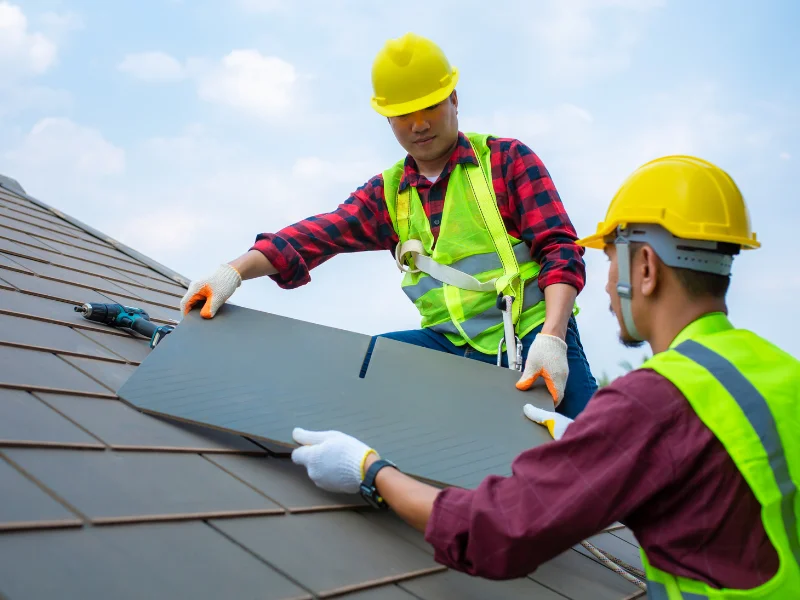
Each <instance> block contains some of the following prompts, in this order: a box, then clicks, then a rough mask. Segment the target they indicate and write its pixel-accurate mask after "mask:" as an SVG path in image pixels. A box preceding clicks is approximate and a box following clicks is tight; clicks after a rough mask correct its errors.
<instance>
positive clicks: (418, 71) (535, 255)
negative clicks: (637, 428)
mask: <svg viewBox="0 0 800 600" xmlns="http://www.w3.org/2000/svg"><path fill="white" fill-rule="evenodd" d="M458 78H459V73H458V70H457V69H455V68H453V67H451V65H450V63H449V62H448V60H447V58H446V57H445V55H444V53H443V52H442V51H441V49H440V48H439V47H438V46H436V44H434V43H433V42H431V41H430V40H427V39H425V38H422V37H420V36H417V35H414V34H407V35H405V36H403V37H401V38H399V39H395V40H390V41H389V42H388V43H387V44H386V45H385V46H384V48H383V49H382V50H381V51H380V52H379V54H378V56H377V57H376V59H375V61H374V64H373V69H372V83H373V91H374V95H373V98H372V107H373V108H374V109H375V110H376V111H377V112H378V113H379V114H380V115H382V116H385V117H386V118H387V120H388V122H389V124H390V126H391V129H392V132H393V133H394V135H395V137H396V139H397V141H398V142H399V143H400V145H401V146H402V147H403V148H404V149H405V150H406V152H407V153H408V154H407V156H406V157H405V159H403V160H400V161H398V162H397V163H396V164H394V165H392V166H391V167H390V168H388V169H386V170H385V171H383V172H382V173H380V174H378V175H376V176H374V177H373V178H372V179H370V180H369V181H367V182H366V183H365V184H364V185H363V186H361V187H359V188H358V189H357V190H356V191H354V192H353V193H352V194H351V195H350V197H349V198H348V199H347V201H346V202H344V203H343V204H341V205H340V206H339V207H338V208H337V209H336V210H334V211H333V212H330V213H327V214H321V215H316V216H313V217H310V218H307V219H305V220H303V221H300V222H299V223H295V224H294V225H291V226H288V227H286V228H284V229H282V230H281V231H278V232H277V233H263V234H260V235H258V236H257V238H256V242H255V244H254V245H253V247H252V248H251V249H250V250H249V251H248V252H247V253H245V254H244V255H242V256H240V257H239V258H237V259H236V260H233V261H231V262H230V263H228V264H224V265H221V266H220V267H219V268H218V269H217V270H216V271H215V272H214V273H212V274H211V275H209V276H207V277H203V278H201V279H198V280H196V281H193V282H192V284H191V285H190V287H189V290H188V291H187V293H186V295H185V296H184V298H183V300H182V302H181V310H182V311H183V313H184V314H186V312H188V311H189V310H191V309H192V308H193V307H194V306H196V305H200V306H201V310H200V314H201V315H202V316H203V317H205V318H213V317H214V315H215V314H216V312H217V310H218V309H219V308H220V307H221V306H222V305H223V304H224V303H225V302H226V301H227V300H228V298H230V296H231V295H232V294H233V293H234V291H235V290H236V289H237V288H238V287H239V286H240V285H241V283H242V280H244V279H252V278H255V277H261V276H269V277H271V278H272V279H273V280H274V281H275V282H276V283H277V284H278V285H279V286H281V287H283V288H296V287H298V286H301V285H304V284H306V283H308V282H309V281H310V276H309V272H310V270H311V269H313V268H314V267H316V266H318V265H320V264H322V263H323V262H324V261H326V260H329V259H330V258H332V257H333V256H334V255H336V254H339V253H342V252H363V251H369V250H389V251H392V252H393V253H394V256H395V262H396V264H397V267H398V268H399V269H400V271H402V272H403V279H402V283H401V287H402V290H403V292H404V293H405V294H406V296H407V297H408V298H409V299H410V300H411V301H412V302H413V303H414V305H415V307H416V308H417V309H418V311H419V313H420V316H421V327H420V329H414V330H409V331H395V332H391V333H385V334H383V335H382V336H378V337H387V338H391V339H394V340H398V341H401V342H407V343H411V344H416V345H418V346H424V347H427V348H432V349H435V350H439V351H443V352H448V353H451V354H455V355H458V356H463V357H467V358H471V359H476V360H480V361H483V362H487V363H492V364H499V365H501V366H505V367H509V368H512V369H516V370H518V371H522V373H521V374H520V377H519V380H518V382H517V387H518V388H520V389H522V390H526V389H529V388H530V387H531V386H532V385H533V383H534V382H535V381H536V380H537V379H538V378H540V377H541V379H542V380H543V381H544V383H545V385H546V386H547V389H548V390H549V392H550V394H551V395H552V397H553V402H554V406H555V407H556V410H557V411H558V412H559V413H560V414H564V415H566V416H568V417H575V416H577V415H578V413H580V411H581V410H583V408H584V407H585V406H586V403H587V402H588V401H589V398H590V397H591V395H592V394H593V393H594V391H595V390H596V389H597V383H596V382H595V379H594V377H593V376H592V373H591V370H590V367H589V363H588V360H587V359H586V355H585V353H584V350H583V347H582V345H581V340H580V336H579V334H578V327H577V324H576V322H575V318H574V316H575V314H577V311H578V308H577V304H576V302H575V300H576V297H577V295H578V293H579V292H580V291H581V290H582V289H583V286H584V283H585V265H584V262H583V252H584V249H583V248H582V247H580V246H578V245H577V244H576V243H575V240H576V239H577V234H576V232H575V229H574V227H573V226H572V223H571V222H570V219H569V217H568V216H567V213H566V210H565V209H564V205H563V203H562V202H561V199H560V197H559V195H558V192H557V191H556V188H555V186H554V184H553V181H552V179H551V178H550V175H549V173H548V172H547V169H546V168H545V166H544V164H543V163H542V161H541V160H540V159H539V157H538V156H537V155H536V154H535V153H534V152H533V151H532V150H531V149H530V148H528V147H527V146H526V145H525V144H523V143H522V142H520V141H519V140H516V139H509V138H498V137H494V136H489V135H480V134H464V133H462V132H460V131H459V128H458V95H457V93H456V91H455V86H456V83H457V82H458ZM374 343H375V338H373V339H372V344H371V345H370V348H369V351H368V353H367V357H366V359H365V362H364V368H366V366H367V363H368V361H369V359H370V356H371V353H372V350H373V346H374ZM523 367H524V369H523Z"/></svg>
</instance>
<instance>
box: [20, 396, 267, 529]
mask: <svg viewBox="0 0 800 600" xmlns="http://www.w3.org/2000/svg"><path fill="white" fill-rule="evenodd" d="M98 402H99V401H98ZM5 453H6V455H7V456H8V457H9V458H11V460H13V461H14V462H15V463H16V464H17V465H19V466H20V467H21V468H23V469H25V471H27V472H28V473H31V474H32V475H33V476H34V477H36V478H37V479H38V480H39V481H41V482H42V483H43V484H44V485H46V486H47V487H49V488H50V489H52V490H53V491H54V492H55V493H56V494H58V495H59V496H60V497H62V498H64V499H65V500H66V501H67V502H69V503H70V504H71V505H73V506H75V507H76V508H77V509H78V510H80V511H81V512H82V513H83V514H85V515H86V516H87V517H88V518H89V519H91V520H92V521H93V522H124V521H148V520H162V519H180V518H201V517H204V516H223V515H224V514H226V513H227V514H246V513H256V512H261V513H267V512H282V510H281V509H280V507H278V506H277V505H276V504H275V503H273V502H270V501H269V500H268V499H267V498H265V497H264V496H263V495H261V494H258V493H257V492H255V491H253V490H252V489H251V488H249V487H248V486H246V485H244V484H243V483H241V482H239V481H237V480H236V479H235V478H233V477H231V476H230V475H228V474H227V473H225V471H223V470H222V469H220V468H218V467H216V466H215V465H213V464H212V463H210V462H209V461H207V460H205V459H204V458H202V457H201V456H197V455H196V454H176V453H161V452H112V451H105V452H96V451H89V450H47V449H29V448H25V449H9V450H6V451H5Z"/></svg>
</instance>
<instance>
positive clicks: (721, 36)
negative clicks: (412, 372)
mask: <svg viewBox="0 0 800 600" xmlns="http://www.w3.org/2000/svg"><path fill="white" fill-rule="evenodd" d="M379 4H380V6H379ZM798 22H800V3H797V2H794V1H793V0H784V1H778V0H764V1H763V2H757V3H756V2H751V1H748V2H745V1H743V0H704V1H703V2H697V1H696V0H695V1H692V0H684V1H678V0H527V1H525V0H506V1H505V2H502V3H491V2H474V1H471V0H460V1H459V2H455V1H450V0H441V1H437V2H435V3H434V2H430V1H429V0H427V1H422V0H405V1H404V2H403V3H402V4H398V3H376V2H369V1H367V0H363V1H355V0H324V1H323V0H161V1H156V0H137V2H97V1H96V0H83V1H81V0H39V1H33V0H32V1H21V0H0V173H2V174H3V175H7V176H10V177H13V178H15V179H17V180H18V181H19V182H20V183H21V184H22V186H23V187H24V188H25V190H26V191H27V192H28V193H29V194H31V195H32V196H34V197H36V198H39V199H41V200H42V201H44V202H46V203H47V204H49V205H51V206H54V207H56V208H58V209H60V210H62V211H63V212H65V213H67V214H70V215H72V216H73V217H75V218H77V219H80V220H81V221H83V222H85V223H87V224H88V225H91V226H93V227H95V228H97V229H100V230H102V231H103V232H105V233H107V234H108V235H110V236H112V237H114V238H115V239H117V240H119V241H121V242H123V243H125V244H127V245H129V246H131V247H133V248H135V249H136V250H138V251H140V252H142V253H144V254H147V255H149V256H150V257H152V258H154V259H155V260H157V261H159V262H161V263H163V264H165V265H167V266H169V267H170V268H172V269H174V270H175V271H177V272H179V273H181V274H182V275H184V276H186V277H188V278H190V279H194V278H199V277H202V276H204V275H207V274H210V273H211V272H213V271H214V270H215V269H216V268H217V266H218V265H219V264H221V263H224V262H228V261H230V260H232V259H234V258H236V257H237V256H239V255H240V254H242V253H244V252H246V251H247V250H248V249H249V248H250V246H251V245H252V243H253V241H254V240H255V236H256V235H257V234H259V233H261V232H274V231H277V230H279V229H280V228H282V227H284V226H286V225H289V224H291V223H293V222H295V221H297V220H300V219H302V218H304V217H307V216H310V215H314V214H319V213H323V212H328V211H331V210H333V209H335V208H336V206H338V205H339V204H340V203H341V202H344V201H345V200H346V199H347V197H348V195H349V194H350V193H351V192H352V191H353V190H355V189H356V188H357V187H358V186H360V185H361V184H362V183H364V182H365V181H367V180H368V179H369V178H370V177H372V176H373V175H375V174H376V173H378V172H380V171H382V170H383V169H385V168H386V167H388V166H390V165H391V164H393V163H394V162H395V161H397V160H398V159H400V158H402V157H403V156H404V152H403V150H402V149H401V148H400V146H399V145H398V144H397V142H396V140H395V139H394V137H393V135H392V133H391V130H390V128H389V126H388V124H387V123H386V120H385V119H383V118H382V117H380V116H379V115H378V114H377V113H375V112H374V111H373V110H372V109H371V107H370V105H369V99H370V96H371V82H370V69H371V64H372V61H373V58H374V56H375V54H376V53H377V52H378V51H379V50H380V48H381V46H382V45H383V44H384V42H385V41H386V40H388V39H390V38H394V37H398V36H401V35H403V34H404V33H406V32H408V31H413V32H415V33H418V34H420V35H423V36H426V37H430V38H431V39H433V40H434V41H435V42H436V43H437V44H439V45H440V46H441V47H442V49H443V50H444V51H445V53H446V54H447V56H448V58H449V60H450V62H451V63H452V64H453V65H454V66H457V67H458V68H459V71H460V73H461V75H460V77H461V79H460V82H459V85H458V88H457V89H458V93H459V119H460V121H459V126H460V129H461V130H462V131H479V132H483V133H491V134H494V135H498V136H503V137H513V138H517V139H519V140H521V141H522V142H523V143H525V144H526V145H528V146H529V147H530V148H532V149H533V151H534V152H536V154H537V155H538V156H539V157H540V158H541V160H542V161H543V162H544V164H545V165H546V167H547V169H548V170H549V172H550V175H551V176H552V178H553V181H554V183H555V185H556V187H557V189H558V191H559V194H560V195H561V198H562V200H563V202H564V205H565V207H566V209H567V211H568V213H569V216H570V218H571V220H572V222H573V224H574V225H575V227H576V229H577V231H578V234H579V235H586V234H588V233H591V232H593V231H594V228H595V226H596V224H597V222H598V221H600V220H602V218H603V216H604V214H605V211H606V208H607V206H608V203H609V201H610V199H611V197H612V196H613V195H614V193H615V191H616V190H617V188H618V187H619V186H620V185H621V183H622V182H623V181H624V179H625V177H626V176H627V175H629V174H630V173H631V172H632V171H633V170H634V169H635V168H636V167H638V166H639V165H641V164H642V163H644V162H646V161H648V160H651V159H653V158H656V157H658V156H662V155H667V154H693V155H696V156H700V157H702V158H705V159H707V160H710V161H712V162H714V163H716V164H717V165H719V166H720V167H722V168H724V169H725V170H727V171H728V172H729V173H730V174H731V175H732V176H733V178H734V180H735V181H736V182H737V184H738V185H739V187H740V189H741V190H742V192H743V194H744V196H745V199H746V201H747V202H748V206H749V209H750V216H751V219H752V224H753V228H754V230H755V231H756V232H757V235H758V238H759V240H761V242H762V244H763V246H762V248H761V249H759V250H756V251H748V252H746V253H744V254H742V255H740V256H739V257H737V258H736V259H735V261H734V268H733V281H732V285H731V290H730V293H729V302H728V305H729V308H730V314H731V318H732V320H733V321H734V323H735V324H736V325H737V326H739V327H743V328H747V329H751V330H753V331H756V332H758V333H759V334H760V335H762V336H764V337H766V338H767V339H768V340H770V341H772V342H774V343H776V344H778V345H779V346H781V347H782V348H784V349H785V350H786V351H788V352H790V353H791V354H793V355H794V356H800V326H798V325H797V317H796V315H794V314H793V308H794V307H796V306H797V305H798V301H797V298H798V296H800V271H798V269H797V268H796V266H795V265H796V259H795V257H794V256H793V253H794V251H795V248H796V244H795V240H796V239H797V235H798V232H799V231H800V207H799V206H798V201H797V186H796V185H795V181H794V178H793V176H794V175H796V174H797V173H798V166H797V165H798V162H800V137H799V136H800V119H799V118H798V117H799V114H798V113H800V102H798V98H800V39H798V38H797V36H796V35H795V32H796V26H797V23H798ZM585 259H586V265H587V284H586V287H585V289H584V290H583V292H582V293H581V294H580V295H579V296H578V305H579V307H580V309H581V312H580V314H579V315H578V324H579V329H580V332H581V338H582V342H583V345H584V348H585V350H586V352H587V355H588V358H589V362H590V364H591V366H592V369H593V372H594V373H595V375H596V376H600V375H602V374H603V373H606V374H607V375H609V376H612V377H613V376H615V375H618V374H619V373H621V372H622V369H621V367H620V362H622V361H630V362H632V363H634V364H638V363H639V362H641V360H642V358H643V356H644V355H645V354H646V352H647V349H646V348H640V349H635V350H629V349H624V348H622V347H621V346H620V345H619V343H618V341H617V332H618V326H617V323H616V320H615V318H614V317H613V316H612V315H611V314H610V313H609V311H608V298H607V296H606V294H605V291H604V288H605V283H606V276H607V263H606V259H605V257H604V256H603V255H602V253H600V252H597V251H587V254H586V255H585ZM311 278H312V279H311V282H310V283H309V284H307V285H306V286H303V287H301V288H299V289H295V290H282V289H280V288H278V286H277V285H275V284H274V283H273V282H272V281H271V280H269V279H267V278H262V279H257V280H251V281H246V282H244V284H243V285H242V287H240V288H239V289H238V290H237V292H236V293H235V294H234V296H233V297H232V298H231V301H232V302H234V303H236V304H239V305H242V306H248V307H251V308H255V309H258V310H263V311H268V312H272V313H276V314H280V315H285V316H289V317H293V318H298V319H303V320H306V321H312V322H315V323H320V324H324V325H328V326H332V327H337V328H341V329H348V330H351V331H358V332H361V333H365V334H375V333H381V332H385V331H392V330H397V329H410V328H416V327H417V326H418V324H419V316H418V314H417V313H416V311H415V309H414V307H413V305H412V304H411V303H410V302H409V301H408V300H407V299H406V297H405V296H404V294H403V293H402V292H401V290H400V280H401V274H400V272H399V271H398V270H397V268H396V266H395V265H394V261H393V258H392V256H391V255H390V253H388V252H385V251H384V252H368V253H360V254H352V255H340V256H338V257H336V258H335V259H333V260H330V261H328V262H327V263H325V264H324V265H322V266H320V267H318V268H317V269H315V270H313V271H312V272H311ZM275 342H276V343H280V341H279V340H276V341H275ZM264 343H265V344H270V343H273V341H272V340H268V339H267V340H264Z"/></svg>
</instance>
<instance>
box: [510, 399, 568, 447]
mask: <svg viewBox="0 0 800 600" xmlns="http://www.w3.org/2000/svg"><path fill="white" fill-rule="evenodd" d="M522 412H524V413H525V416H526V417H528V418H529V419H530V420H531V421H533V422H534V423H538V424H539V425H544V426H545V427H547V431H549V432H550V435H551V436H552V438H553V439H554V440H560V439H561V436H562V435H564V432H565V431H566V430H567V427H569V425H570V423H572V419H570V418H569V417H565V416H564V415H560V414H558V413H557V412H551V411H549V410H542V409H541V408H536V407H535V406H534V405H533V404H526V405H525V406H523V407H522Z"/></svg>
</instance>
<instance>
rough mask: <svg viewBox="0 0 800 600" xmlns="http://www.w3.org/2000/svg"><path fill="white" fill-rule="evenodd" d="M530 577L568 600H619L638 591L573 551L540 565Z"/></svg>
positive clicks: (612, 573) (607, 569)
mask: <svg viewBox="0 0 800 600" xmlns="http://www.w3.org/2000/svg"><path fill="white" fill-rule="evenodd" d="M581 549H583V548H581ZM530 577H531V578H532V579H533V580H535V581H537V582H539V583H541V584H542V585H544V586H546V587H547V588H549V589H551V590H553V591H555V592H558V593H559V594H563V595H564V596H566V597H568V598H591V600H617V599H619V598H624V597H626V596H628V595H630V594H633V593H635V592H637V591H639V588H638V587H636V586H635V585H633V584H632V583H629V582H628V581H626V580H625V579H623V578H622V577H620V576H619V575H617V574H616V573H614V572H613V571H612V570H611V569H609V568H608V567H605V566H603V565H601V564H600V563H599V562H595V561H594V560H590V559H588V558H587V557H586V556H583V555H582V554H581V553H579V552H577V551H576V550H574V549H572V548H571V549H569V550H567V551H566V552H563V553H562V554H559V555H558V556H557V557H555V558H554V559H552V560H549V561H548V562H546V563H545V564H543V565H541V566H540V567H539V568H538V569H536V571H534V572H533V574H532V575H531V576H530Z"/></svg>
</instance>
